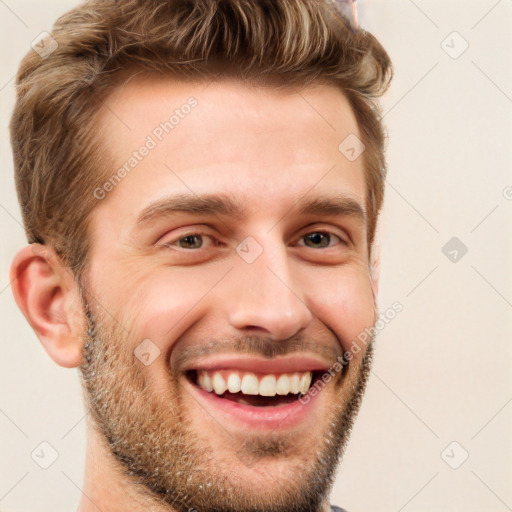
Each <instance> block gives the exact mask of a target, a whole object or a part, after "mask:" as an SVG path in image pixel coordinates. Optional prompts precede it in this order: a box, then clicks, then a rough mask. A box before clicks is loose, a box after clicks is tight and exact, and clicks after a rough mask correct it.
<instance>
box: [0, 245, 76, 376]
mask: <svg viewBox="0 0 512 512" xmlns="http://www.w3.org/2000/svg"><path fill="white" fill-rule="evenodd" d="M10 281H11V288H12V292H13V295H14V299H15V301H16V304H17V305H18V307H19V308H20V310H21V312H22V313H23V315H24V316H25V318H26V319H27V321H28V323H29V324H30V326H31V327H32V329H33V330H34V332H35V333H36V335H37V337H38V338H39V341H40V342H41V344H42V345H43V347H44V349H45V350H46V352H47V353H48V354H49V355H50V357H51V358H52V359H53V360H54V361H55V362H56V363H57V364H58V365H60V366H63V367H65V368H73V367H76V366H78V365H79V364H80V361H81V357H82V348H83V340H82V338H83V337H82V328H83V325H84V318H83V313H82V309H81V307H80V295H79V289H78V284H77V283H76V281H75V279H74V278H73V276H72V274H71V273H70V272H69V270H67V269H66V268H65V267H64V266H63V265H62V263H61V262H60V259H59V258H58V257H57V255H56V254H55V252H54V251H53V250H52V249H51V248H48V247H46V246H44V245H41V244H31V245H29V246H26V247H24V248H23V249H21V250H20V251H19V252H18V254H17V255H16V256H15V258H14V260H13V262H12V265H11V272H10Z"/></svg>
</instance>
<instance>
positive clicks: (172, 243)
mask: <svg viewBox="0 0 512 512" xmlns="http://www.w3.org/2000/svg"><path fill="white" fill-rule="evenodd" d="M312 234H322V235H329V236H330V237H335V238H337V239H338V240H339V242H340V244H342V245H345V246H347V245H348V243H347V242H346V241H345V240H344V239H343V238H341V236H339V235H336V234H335V233H333V232H331V231H326V230H314V231H310V232H308V233H305V234H304V235H302V236H301V237H300V240H302V239H304V238H305V237H306V236H308V235H312ZM189 236H200V237H208V238H210V239H212V240H215V238H214V237H213V236H212V235H210V234H208V233H203V232H201V231H191V232H190V233H184V234H183V235H181V236H180V237H179V238H176V239H174V240H172V241H170V242H166V243H164V244H162V246H161V247H168V248H173V247H177V244H178V242H179V241H180V240H183V239H184V238H187V237H189ZM214 245H216V244H214ZM334 245H337V244H334ZM301 246H302V247H308V246H306V245H301ZM331 247H333V244H330V245H329V246H327V247H320V249H329V248H331ZM309 248H310V249H315V248H314V247H309ZM180 249H182V250H184V251H197V250H199V249H203V247H202V246H201V247H198V248H197V249H186V248H183V247H181V248H180Z"/></svg>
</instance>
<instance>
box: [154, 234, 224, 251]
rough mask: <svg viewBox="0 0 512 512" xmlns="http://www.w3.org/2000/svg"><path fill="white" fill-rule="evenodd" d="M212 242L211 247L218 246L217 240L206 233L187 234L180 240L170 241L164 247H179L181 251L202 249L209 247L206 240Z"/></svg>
mask: <svg viewBox="0 0 512 512" xmlns="http://www.w3.org/2000/svg"><path fill="white" fill-rule="evenodd" d="M206 239H207V240H210V245H216V244H215V239H214V238H213V237H212V236H210V235H207V234H205V233H187V234H185V235H183V236H181V237H180V238H177V239H175V240H170V241H169V242H166V243H164V244H162V247H172V248H174V247H177V248H179V249H201V248H202V247H203V246H205V245H207V243H206V242H205V240H206Z"/></svg>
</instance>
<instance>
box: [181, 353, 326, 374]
mask: <svg viewBox="0 0 512 512" xmlns="http://www.w3.org/2000/svg"><path fill="white" fill-rule="evenodd" d="M332 364H333V362H331V363H328V362H326V361H325V360H324V359H320V358H316V357H312V356H286V357H274V358H272V359H265V358H262V357H241V356H240V355H237V354H233V355H231V356H230V355H223V356H217V357H215V356H212V357H208V358H206V359H202V360H201V361H199V362H196V363H195V364H194V366H192V365H190V366H189V367H188V368H186V369H185V370H184V371H189V370H197V371H200V370H210V371H213V370H242V371H247V372H254V373H295V372H307V371H311V372H313V371H327V370H328V369H329V368H330V367H331V366H332Z"/></svg>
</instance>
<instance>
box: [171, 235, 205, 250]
mask: <svg viewBox="0 0 512 512" xmlns="http://www.w3.org/2000/svg"><path fill="white" fill-rule="evenodd" d="M176 243H177V245H178V246H179V247H181V248H182V249H200V248H201V247H202V246H203V237H202V235H187V236H184V237H182V238H180V239H179V240H177V242H176Z"/></svg>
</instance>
